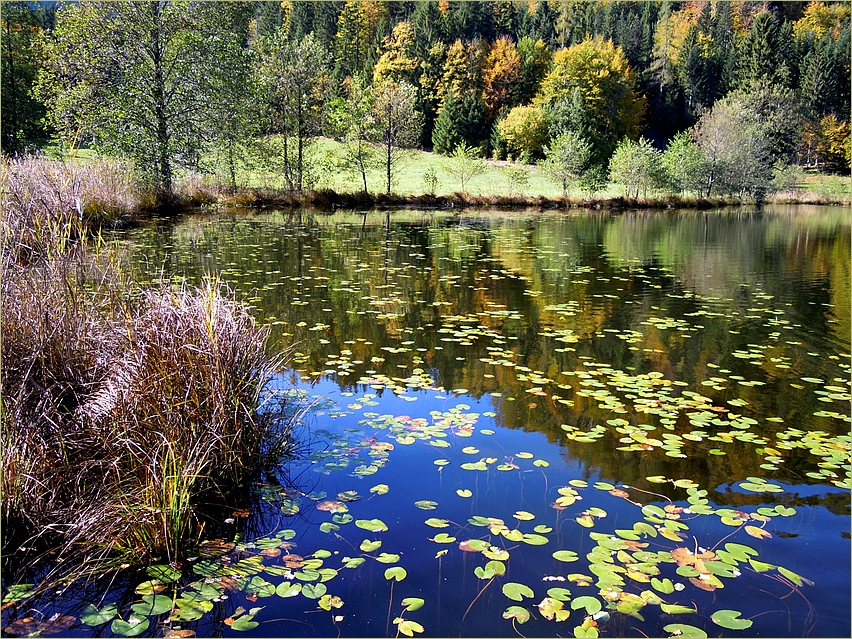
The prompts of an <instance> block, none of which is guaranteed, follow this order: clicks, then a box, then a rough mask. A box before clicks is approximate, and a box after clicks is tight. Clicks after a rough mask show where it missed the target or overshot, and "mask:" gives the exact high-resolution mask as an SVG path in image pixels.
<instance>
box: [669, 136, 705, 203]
mask: <svg viewBox="0 0 852 639" xmlns="http://www.w3.org/2000/svg"><path fill="white" fill-rule="evenodd" d="M662 165H663V170H664V171H665V173H666V176H667V179H668V182H669V184H670V185H671V186H672V187H673V188H674V189H676V190H677V191H679V192H680V193H683V192H684V191H694V192H696V193H698V192H700V191H701V187H702V178H703V177H704V173H705V171H704V158H703V156H702V153H701V149H700V148H699V146H698V145H697V144H696V143H695V140H693V139H692V136H691V135H690V134H689V133H688V132H687V131H681V132H680V133H678V134H677V135H675V136H674V137H673V138H672V139H671V140H669V144H668V146H667V147H666V150H665V151H664V152H663V157H662Z"/></svg>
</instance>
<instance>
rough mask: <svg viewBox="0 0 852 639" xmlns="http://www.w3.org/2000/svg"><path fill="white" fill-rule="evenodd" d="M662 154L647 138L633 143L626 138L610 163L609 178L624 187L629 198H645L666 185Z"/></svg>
mask: <svg viewBox="0 0 852 639" xmlns="http://www.w3.org/2000/svg"><path fill="white" fill-rule="evenodd" d="M661 156H662V153H661V152H660V151H659V150H658V149H655V148H654V147H653V146H652V145H651V143H650V142H649V141H648V140H646V139H645V138H639V141H638V142H633V141H632V140H629V139H627V138H625V139H624V140H622V141H621V144H619V145H618V148H616V149H615V153H613V155H612V158H611V159H610V161H609V176H610V179H611V180H612V181H613V182H616V183H617V184H621V185H622V186H624V191H625V194H626V195H627V197H639V193H640V191H641V192H642V195H643V196H646V195H647V194H648V191H649V190H651V191H653V190H656V189H659V188H661V187H662V186H663V185H664V177H665V176H664V172H663V166H662V162H661Z"/></svg>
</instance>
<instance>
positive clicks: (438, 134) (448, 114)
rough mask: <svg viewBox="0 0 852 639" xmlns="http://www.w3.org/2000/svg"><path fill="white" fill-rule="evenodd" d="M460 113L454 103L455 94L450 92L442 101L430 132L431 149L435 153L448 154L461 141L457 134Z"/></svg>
mask: <svg viewBox="0 0 852 639" xmlns="http://www.w3.org/2000/svg"><path fill="white" fill-rule="evenodd" d="M460 120H461V111H460V110H459V106H458V103H457V102H456V96H455V92H454V91H452V90H450V92H449V93H447V97H446V99H445V100H444V105H443V106H442V107H441V110H440V111H439V112H438V119H437V120H435V128H434V129H433V130H432V147H433V149H434V151H435V153H443V154H445V155H446V154H449V153H452V152H453V150H454V149H455V148H456V147H457V146H458V144H459V142H461V141H462V137H461V134H460V133H459V122H460Z"/></svg>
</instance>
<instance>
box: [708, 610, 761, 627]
mask: <svg viewBox="0 0 852 639" xmlns="http://www.w3.org/2000/svg"><path fill="white" fill-rule="evenodd" d="M741 614H742V613H741V612H740V611H739V610H717V611H716V612H714V613H713V614H712V615H710V619H712V620H713V623H715V624H716V625H717V626H722V627H723V628H727V629H728V630H745V629H746V628H751V625H752V621H751V620H750V619H740V618H739V616H740V615H741Z"/></svg>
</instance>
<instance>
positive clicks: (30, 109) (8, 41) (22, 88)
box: [0, 2, 45, 155]
mask: <svg viewBox="0 0 852 639" xmlns="http://www.w3.org/2000/svg"><path fill="white" fill-rule="evenodd" d="M0 30H1V31H2V34H3V39H2V65H3V66H2V72H0V81H2V89H0V101H2V104H3V109H2V110H0V117H2V120H1V121H0V131H2V143H0V144H1V145H2V150H3V153H6V154H11V155H14V154H16V153H18V152H20V151H22V150H23V149H24V148H25V147H26V146H27V144H28V143H30V142H33V141H36V140H37V139H40V138H43V137H44V131H43V130H42V126H41V120H42V118H43V117H44V114H45V110H44V105H43V104H41V103H40V102H39V101H38V100H36V99H34V97H33V96H32V94H31V88H32V85H33V82H34V81H35V78H36V75H37V73H38V69H39V57H38V56H37V55H35V51H34V50H33V44H34V43H35V42H36V41H37V38H38V36H39V34H40V33H41V32H42V26H41V24H40V21H39V19H38V15H37V13H36V11H35V10H34V9H32V8H31V7H30V6H29V4H28V3H25V2H14V3H13V2H9V3H7V4H5V6H4V7H3V14H2V16H1V17H0Z"/></svg>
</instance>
